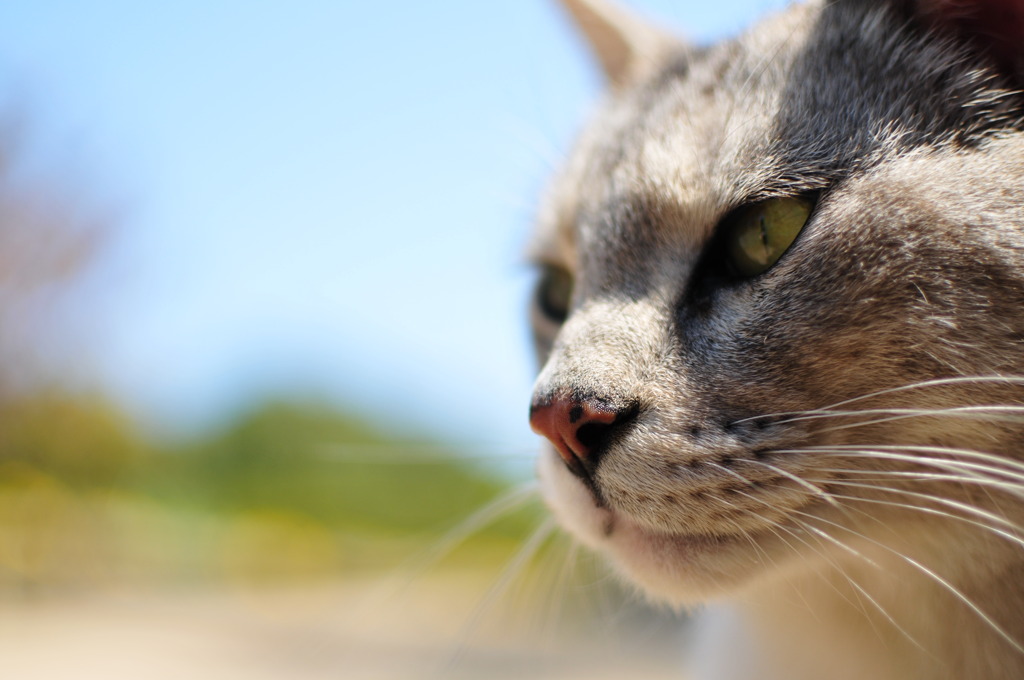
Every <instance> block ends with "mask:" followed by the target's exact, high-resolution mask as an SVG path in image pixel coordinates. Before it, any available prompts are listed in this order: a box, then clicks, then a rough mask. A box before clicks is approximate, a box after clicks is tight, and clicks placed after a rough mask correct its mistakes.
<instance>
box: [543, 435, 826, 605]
mask: <svg viewBox="0 0 1024 680" xmlns="http://www.w3.org/2000/svg"><path fill="white" fill-rule="evenodd" d="M561 463H562V461H561V460H560V459H559V458H558V456H557V455H545V456H542V457H541V460H540V466H539V470H538V472H539V476H540V478H541V488H542V491H543V495H544V498H545V500H546V502H547V504H548V506H549V507H550V508H551V510H552V511H553V513H554V514H555V515H556V517H557V518H558V519H559V521H560V523H561V524H562V526H564V527H565V528H566V529H567V530H568V531H569V532H570V533H571V534H572V535H573V536H575V537H576V538H577V539H578V540H579V541H580V542H582V543H583V544H584V545H586V546H588V547H590V548H591V549H593V550H596V551H598V552H602V553H604V554H606V555H607V556H608V557H610V558H611V562H612V563H613V564H614V566H615V567H616V570H617V571H619V572H621V573H622V574H623V575H624V576H626V578H627V579H628V580H630V581H632V582H635V583H638V584H639V585H641V586H642V587H643V589H644V590H646V591H647V592H648V593H650V594H651V595H653V596H655V597H657V598H660V599H666V600H668V601H670V602H674V603H676V604H679V605H689V604H695V603H699V602H702V601H706V600H707V599H709V598H714V597H719V596H727V595H731V594H733V593H735V592H736V591H737V590H740V589H742V588H743V587H744V586H745V585H747V584H749V583H752V582H754V581H756V580H759V579H761V578H763V577H766V576H768V575H769V574H770V572H772V571H774V570H773V569H766V561H765V557H764V556H765V555H771V559H770V560H769V561H768V564H769V565H775V566H781V565H782V564H783V563H785V562H788V560H786V559H785V556H786V555H787V554H789V553H792V552H793V550H792V546H791V545H788V544H786V543H785V541H784V540H782V538H781V535H782V534H784V533H786V531H787V528H788V522H787V521H786V519H785V516H784V513H781V514H782V516H780V517H779V518H778V521H776V522H771V521H767V522H766V523H765V524H763V525H761V526H751V527H750V528H749V529H746V530H736V531H732V532H726V531H723V532H716V531H715V530H714V529H715V527H713V526H708V527H700V528H697V527H694V530H689V529H688V528H687V526H686V525H685V522H675V523H673V524H672V525H670V526H669V525H664V526H662V525H659V524H658V523H657V522H654V521H652V520H651V519H650V518H644V517H643V516H634V515H633V514H632V513H630V512H628V511H626V510H623V509H620V508H618V507H616V506H615V505H614V504H612V503H608V502H607V501H606V500H604V499H602V500H598V499H599V498H600V496H596V495H595V494H593V493H592V491H591V488H590V486H589V485H587V484H585V483H584V482H583V481H582V480H581V479H580V478H579V477H577V476H575V475H573V474H572V473H570V472H569V471H568V470H567V469H565V466H564V465H562V464H561ZM811 504H812V505H813V502H812V503H811ZM801 508H802V511H810V510H811V508H810V507H808V506H806V505H804V506H801ZM725 528H728V527H725ZM787 550H788V552H787Z"/></svg>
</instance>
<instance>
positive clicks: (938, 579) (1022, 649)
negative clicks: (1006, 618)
mask: <svg viewBox="0 0 1024 680" xmlns="http://www.w3.org/2000/svg"><path fill="white" fill-rule="evenodd" d="M811 517H812V518H813V519H814V520H816V521H819V522H824V523H826V524H829V525H831V526H834V527H836V528H838V529H841V530H843V531H846V532H849V533H851V534H853V535H855V536H857V537H858V538H860V539H862V540H865V541H867V542H869V543H871V544H873V545H876V546H878V547H880V548H882V549H883V550H885V551H887V552H889V553H891V554H893V555H894V556H896V557H898V558H899V559H901V560H903V561H904V562H906V563H907V564H909V565H911V566H912V567H914V568H915V569H917V570H918V571H920V572H921V573H922V574H924V575H925V576H927V577H929V578H930V579H931V580H932V581H934V582H935V583H937V584H938V585H939V586H941V587H942V588H943V589H945V590H946V591H947V592H949V593H950V594H952V595H953V596H954V597H956V598H957V599H958V600H960V602H962V603H963V604H964V605H966V606H967V607H968V608H969V609H970V610H971V611H973V612H974V613H975V614H976V615H977V616H978V617H979V618H980V619H981V620H982V622H984V623H985V625H987V626H988V627H989V628H990V629H991V630H992V631H993V632H995V633H996V634H997V635H999V637H1001V638H1002V639H1003V640H1005V641H1006V642H1007V643H1008V644H1009V645H1010V646H1012V647H1013V648H1014V649H1015V650H1016V651H1017V652H1019V653H1021V654H1024V646H1022V645H1021V643H1020V642H1018V641H1017V640H1015V639H1014V638H1013V636H1012V635H1010V634H1009V633H1007V632H1006V630H1004V629H1003V627H1002V626H1000V625H999V624H998V623H996V621H995V619H993V618H992V617H991V616H989V615H988V614H987V613H985V612H984V611H983V610H982V609H981V607H979V606H978V605H977V604H975V603H974V601H973V600H971V598H969V597H968V596H967V595H965V594H964V593H963V592H961V591H960V589H959V588H957V587H956V586H954V585H953V584H952V583H950V582H949V581H948V580H946V579H945V578H943V577H942V576H940V575H939V574H937V573H936V572H935V571H933V570H931V569H929V568H928V567H926V566H924V565H923V564H921V563H920V562H918V561H917V560H915V559H914V558H912V557H910V556H908V555H905V554H903V553H902V552H900V551H898V550H895V549H894V548H892V547H890V546H888V545H885V544H884V543H882V542H880V541H876V540H875V539H873V538H870V537H868V536H865V535H864V534H862V533H860V532H858V531H856V530H854V529H850V528H849V527H845V526H843V525H841V524H838V523H836V522H832V521H830V520H827V519H825V518H823V517H816V516H811Z"/></svg>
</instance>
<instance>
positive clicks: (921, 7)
mask: <svg viewBox="0 0 1024 680" xmlns="http://www.w3.org/2000/svg"><path fill="white" fill-rule="evenodd" d="M916 4H917V11H918V12H919V13H920V14H921V15H922V16H923V17H924V18H925V19H926V20H927V21H929V22H931V23H932V24H934V25H935V26H936V27H937V28H938V29H939V30H943V31H952V32H954V33H955V34H956V35H957V36H958V37H960V38H962V39H965V40H967V41H968V42H970V43H971V44H973V45H974V46H975V47H976V48H978V49H980V50H982V51H983V52H986V53H988V54H989V55H991V56H992V57H993V58H994V59H995V60H996V62H997V64H998V65H999V66H1000V67H1001V68H1002V69H1003V70H1004V71H1007V72H1008V74H1009V75H1011V76H1015V77H1017V78H1018V79H1022V78H1024V0H917V2H916Z"/></svg>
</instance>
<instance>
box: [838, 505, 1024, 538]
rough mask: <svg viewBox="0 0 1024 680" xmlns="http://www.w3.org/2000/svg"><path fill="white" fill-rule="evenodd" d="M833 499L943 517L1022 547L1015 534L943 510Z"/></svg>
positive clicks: (920, 506) (919, 506) (921, 506)
mask: <svg viewBox="0 0 1024 680" xmlns="http://www.w3.org/2000/svg"><path fill="white" fill-rule="evenodd" d="M835 497H836V498H838V499H842V500H845V501H853V502H858V503H872V504H876V505H886V506H891V507H897V508H903V509H906V510H914V511H918V512H923V513H926V514H929V515H935V516H937V517H944V518H946V519H952V520H956V521H958V522H964V523H966V524H970V525H972V526H976V527H978V528H980V529H984V530H985V531H989V532H992V533H994V534H996V535H998V536H1001V537H1003V538H1005V539H1007V540H1008V541H1010V542H1012V543H1016V544H1017V545H1019V546H1021V547H1024V538H1022V537H1020V536H1017V535H1015V534H1011V533H1009V532H1007V531H1003V530H1002V529H999V528H996V527H993V526H991V525H989V524H985V523H984V522H978V521H976V520H973V519H970V518H969V517H964V516H963V515H957V514H954V513H951V512H945V511H943V510H938V509H936V508H930V507H927V506H924V505H913V504H910V503H897V502H896V501H886V500H882V499H879V498H863V497H860V496H849V495H846V494H835Z"/></svg>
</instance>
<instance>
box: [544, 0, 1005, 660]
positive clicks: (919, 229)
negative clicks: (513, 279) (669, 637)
mask: <svg viewBox="0 0 1024 680" xmlns="http://www.w3.org/2000/svg"><path fill="white" fill-rule="evenodd" d="M563 4H564V5H565V6H566V8H567V9H568V10H569V12H570V14H571V15H572V16H573V17H574V19H575V21H576V23H577V24H578V25H579V27H580V28H581V30H582V33H583V35H584V36H585V38H586V39H587V40H588V42H589V43H590V44H591V46H592V47H593V50H594V52H595V53H596V56H597V57H598V59H599V61H600V64H601V66H602V67H603V71H604V73H605V75H606V76H607V82H608V92H607V95H606V97H605V99H604V101H603V103H602V105H601V107H600V109H599V110H598V111H597V114H596V116H595V118H594V119H593V120H592V121H591V122H590V124H589V125H588V126H587V127H586V128H585V130H584V132H583V133H582V135H581V136H580V137H579V139H578V141H577V143H576V144H575V147H574V149H573V151H572V153H571V154H570V156H569V158H568V162H567V163H566V165H565V167H564V168H563V169H562V170H561V172H560V173H559V174H558V176H557V177H556V178H555V181H554V182H553V184H552V185H551V188H550V190H549V191H548V193H547V194H546V197H545V199H544V200H543V202H542V205H541V209H540V210H539V214H538V218H537V228H536V235H535V238H534V241H533V246H532V250H531V256H532V258H533V259H534V261H535V262H536V263H537V265H538V268H539V271H540V276H539V282H538V285H537V290H536V294H535V301H534V304H533V308H532V312H531V315H532V324H533V328H534V334H535V344H536V347H537V351H538V355H539V357H540V363H541V366H542V369H541V370H540V373H539V376H538V378H537V381H536V384H535V387H534V393H533V397H532V403H531V407H530V423H531V425H532V427H533V428H534V430H535V431H537V432H538V433H540V434H542V435H543V436H544V437H546V438H547V439H548V440H549V442H548V444H549V445H547V446H546V447H545V450H544V452H543V454H542V456H541V458H540V459H539V463H538V468H539V477H540V482H541V488H542V491H543V495H544V497H545V500H546V502H547V504H548V505H549V506H550V508H551V509H552V511H553V513H554V515H555V516H556V517H557V519H558V520H559V521H560V523H561V524H562V525H563V526H564V527H565V528H566V529H567V530H568V531H569V532H570V534H572V535H573V536H575V537H576V538H577V539H578V540H579V541H581V542H582V543H584V544H586V545H587V546H590V547H591V548H593V549H594V550H595V551H597V552H599V553H602V554H604V555H606V556H607V557H608V559H609V560H610V562H611V563H612V564H613V565H614V567H615V568H616V570H617V571H618V572H619V573H621V574H622V575H623V577H624V578H625V579H626V580H627V581H629V582H631V583H634V584H636V585H637V586H638V588H639V589H640V590H641V591H642V592H644V593H646V594H647V596H648V597H649V598H650V599H652V600H654V601H656V602H662V603H667V604H670V605H673V606H676V607H683V608H693V607H698V609H699V611H698V613H697V614H696V616H697V621H696V623H695V625H696V626H697V633H696V636H697V643H696V646H697V649H696V651H695V652H694V656H693V659H694V660H693V664H692V665H693V668H692V669H691V672H692V673H693V677H694V678H698V679H701V680H703V679H705V678H706V679H715V680H720V679H724V678H745V679H753V678H756V679H758V680H773V679H782V678H786V679H799V678H815V679H821V678H828V679H831V680H837V679H846V678H873V679H880V680H886V679H890V678H892V679H896V678H900V679H908V678H912V679H917V678H922V679H923V678H927V679H947V680H952V679H958V680H964V679H970V680H982V679H985V680H992V679H1010V678H1014V679H1017V680H1019V679H1020V678H1024V377H1022V376H1024V96H1022V94H1021V92H1020V90H1021V88H1022V86H1024V2H1021V0H832V1H830V2H820V1H819V2H816V3H813V2H812V3H811V4H805V5H797V6H793V7H791V8H789V9H788V10H785V11H783V12H781V13H779V14H777V15H775V16H772V17H769V18H768V19H766V20H763V21H762V22H761V23H758V24H757V25H755V26H754V27H753V28H752V29H750V30H749V31H747V32H746V33H744V34H743V35H741V36H740V37H738V38H735V39H732V40H728V41H725V42H722V43H719V44H714V45H710V46H694V45H689V44H686V43H685V42H683V41H681V40H678V39H676V38H674V37H672V36H671V35H669V34H668V33H666V32H664V31H662V30H661V29H660V28H657V27H656V26H653V25H650V24H648V23H647V22H645V21H642V20H640V19H638V18H636V17H634V16H633V15H632V14H631V13H629V12H627V11H625V10H623V9H621V8H619V7H617V6H613V5H610V4H607V2H606V0H563Z"/></svg>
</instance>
